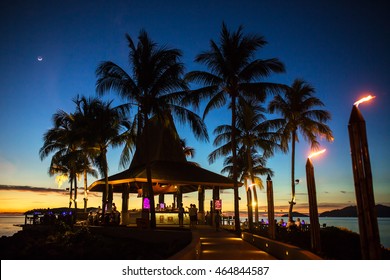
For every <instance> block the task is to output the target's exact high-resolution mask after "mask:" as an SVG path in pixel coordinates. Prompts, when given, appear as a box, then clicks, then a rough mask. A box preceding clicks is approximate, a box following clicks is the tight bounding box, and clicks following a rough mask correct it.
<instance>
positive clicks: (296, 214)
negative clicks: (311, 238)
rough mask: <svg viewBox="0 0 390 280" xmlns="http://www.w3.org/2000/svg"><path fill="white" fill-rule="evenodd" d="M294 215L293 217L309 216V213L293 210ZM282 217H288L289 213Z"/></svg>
mask: <svg viewBox="0 0 390 280" xmlns="http://www.w3.org/2000/svg"><path fill="white" fill-rule="evenodd" d="M292 216H293V217H309V216H308V215H306V214H302V213H299V212H292ZM282 217H288V214H284V215H283V216H282Z"/></svg>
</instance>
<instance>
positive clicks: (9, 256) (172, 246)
mask: <svg viewBox="0 0 390 280" xmlns="http://www.w3.org/2000/svg"><path fill="white" fill-rule="evenodd" d="M254 233H255V234H259V235H264V232H254ZM265 234H266V233H265ZM276 237H277V240H279V241H282V242H285V243H289V244H292V245H295V246H298V247H301V248H304V249H307V250H310V233H309V232H298V231H296V232H294V231H292V232H286V231H284V232H277V236H276ZM191 239H192V234H191V231H189V230H181V231H180V230H178V229H177V228H175V229H169V228H167V229H164V230H156V231H151V230H138V229H129V228H125V227H96V228H93V227H92V228H87V227H81V228H73V229H70V228H67V227H52V228H48V229H44V230H24V231H20V232H18V233H16V234H15V235H13V236H11V237H5V236H3V237H1V238H0V259H2V260H47V259H52V260H132V259H133V260H136V259H140V260H153V259H155V260H159V259H167V258H169V257H171V256H172V255H174V254H175V253H177V252H179V251H180V250H182V249H183V248H185V247H186V246H187V245H188V244H189V243H190V242H191ZM321 245H322V253H321V255H320V256H321V257H322V258H324V259H333V260H359V259H361V254H360V243H359V235H358V234H357V233H353V232H351V231H346V230H342V229H339V228H336V227H327V228H324V229H321ZM381 259H385V260H388V259H390V251H389V250H388V249H385V248H382V258H381Z"/></svg>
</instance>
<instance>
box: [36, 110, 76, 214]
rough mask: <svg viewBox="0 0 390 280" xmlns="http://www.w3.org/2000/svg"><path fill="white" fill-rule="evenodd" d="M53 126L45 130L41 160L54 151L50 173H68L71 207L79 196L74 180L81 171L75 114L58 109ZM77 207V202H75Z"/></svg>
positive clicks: (40, 152) (53, 119)
mask: <svg viewBox="0 0 390 280" xmlns="http://www.w3.org/2000/svg"><path fill="white" fill-rule="evenodd" d="M52 122H53V128H51V129H49V130H48V131H47V132H45V134H44V136H43V141H44V143H43V146H42V147H41V148H40V150H39V155H40V158H41V160H43V159H44V158H46V157H48V156H49V155H50V154H51V153H54V156H53V158H52V161H51V164H50V168H49V174H50V175H53V174H56V173H60V174H67V175H68V176H69V182H70V184H71V186H70V191H69V193H70V200H69V208H70V207H71V205H72V201H75V199H76V198H77V182H76V184H75V194H74V196H75V198H74V197H73V182H75V181H76V179H75V178H76V173H77V172H78V171H79V169H78V167H77V168H76V166H77V162H76V161H77V160H78V159H79V157H78V156H76V154H77V153H76V152H77V149H78V147H79V145H80V141H79V139H77V137H76V135H75V126H74V116H73V115H72V114H68V113H66V112H65V111H63V110H58V111H57V112H56V113H55V114H54V115H53V118H52ZM75 207H77V204H75Z"/></svg>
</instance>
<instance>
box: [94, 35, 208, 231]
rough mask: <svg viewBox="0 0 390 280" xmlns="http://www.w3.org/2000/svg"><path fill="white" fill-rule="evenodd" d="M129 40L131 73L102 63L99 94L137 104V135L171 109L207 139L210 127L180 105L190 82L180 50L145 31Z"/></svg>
mask: <svg viewBox="0 0 390 280" xmlns="http://www.w3.org/2000/svg"><path fill="white" fill-rule="evenodd" d="M126 39H127V42H128V46H129V48H130V52H129V64H130V67H131V73H130V74H128V73H127V72H126V71H125V70H124V69H122V68H121V67H120V66H119V65H117V64H115V63H114V62H111V61H105V62H102V63H101V64H100V65H99V66H98V68H97V70H96V74H97V77H98V80H97V83H96V90H97V93H98V94H99V95H102V94H104V93H106V92H107V91H110V90H114V91H116V92H117V93H118V95H119V96H120V97H122V98H123V99H124V100H126V101H128V102H129V103H128V105H129V106H136V107H137V113H136V114H135V120H134V123H136V125H137V135H138V137H140V135H141V133H144V135H145V136H146V138H147V139H148V135H149V134H150V133H151V132H150V131H148V126H147V125H145V124H146V123H147V122H148V120H149V119H150V118H151V117H152V116H155V115H157V116H159V117H160V118H161V119H165V117H166V115H167V112H169V113H168V115H169V114H172V115H173V116H174V117H175V118H176V119H179V121H181V122H189V123H190V126H191V128H192V130H193V131H194V133H195V136H196V137H198V138H199V139H206V140H207V139H208V136H207V130H206V127H205V125H204V123H203V121H202V119H201V118H200V117H199V116H198V115H196V114H195V113H193V112H192V111H190V110H188V109H186V108H185V107H182V106H181V104H180V101H181V99H182V97H183V96H184V95H185V94H186V93H187V92H188V87H187V83H186V82H185V81H184V80H183V78H182V75H183V73H184V66H183V64H182V63H181V62H180V58H181V56H182V53H181V51H180V50H178V49H173V48H167V47H159V46H158V45H157V44H156V43H155V42H153V41H152V40H151V39H150V38H149V36H148V34H147V33H146V32H145V31H144V30H141V31H140V33H139V36H138V44H135V43H134V41H133V39H132V38H131V37H130V35H128V34H126ZM137 143H139V141H137ZM137 143H136V146H137ZM145 154H146V170H147V189H146V191H147V193H148V194H147V196H148V198H149V201H150V205H155V204H154V193H153V188H152V174H151V168H150V164H151V162H150V155H149V149H148V148H147V149H146V151H145ZM123 162H124V161H123ZM150 213H151V220H150V226H151V228H155V227H156V216H155V209H154V207H151V209H150Z"/></svg>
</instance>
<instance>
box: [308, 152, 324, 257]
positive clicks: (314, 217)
mask: <svg viewBox="0 0 390 280" xmlns="http://www.w3.org/2000/svg"><path fill="white" fill-rule="evenodd" d="M306 181H307V193H308V195H309V215H310V237H311V248H312V249H313V251H314V252H315V253H319V252H321V238H320V222H319V220H318V208H317V194H316V182H315V179H314V167H313V164H312V162H311V160H310V158H308V159H307V161H306Z"/></svg>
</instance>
